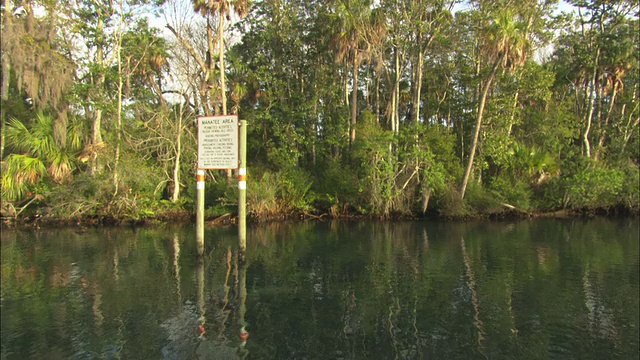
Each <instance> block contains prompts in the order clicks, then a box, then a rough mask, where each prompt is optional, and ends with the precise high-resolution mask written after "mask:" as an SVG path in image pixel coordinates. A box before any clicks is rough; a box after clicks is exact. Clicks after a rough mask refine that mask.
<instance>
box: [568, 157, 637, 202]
mask: <svg viewBox="0 0 640 360" xmlns="http://www.w3.org/2000/svg"><path fill="white" fill-rule="evenodd" d="M625 180H626V179H625V174H624V172H622V171H620V170H618V169H609V168H607V167H604V166H599V165H594V166H591V167H587V168H584V169H582V170H581V171H578V172H577V173H576V174H573V175H572V176H570V177H568V178H566V179H565V181H566V200H565V203H566V205H567V206H570V207H572V208H597V207H608V206H612V205H614V204H616V203H617V201H619V200H620V198H621V195H622V190H623V186H624V182H625Z"/></svg>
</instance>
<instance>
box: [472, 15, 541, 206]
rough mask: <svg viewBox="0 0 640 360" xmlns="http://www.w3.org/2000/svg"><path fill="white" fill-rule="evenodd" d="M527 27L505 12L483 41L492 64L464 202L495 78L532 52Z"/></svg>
mask: <svg viewBox="0 0 640 360" xmlns="http://www.w3.org/2000/svg"><path fill="white" fill-rule="evenodd" d="M527 30H528V29H527V24H526V23H525V22H523V21H520V20H519V19H518V18H516V17H514V16H513V14H512V13H511V11H509V10H508V9H502V10H500V11H499V12H498V14H497V17H496V18H495V19H493V20H492V22H491V24H490V25H489V26H488V27H487V28H486V30H485V31H484V34H483V39H482V48H483V50H484V52H485V54H484V55H485V57H486V61H487V62H488V63H489V73H488V74H487V77H486V78H485V79H484V85H483V87H482V92H481V95H480V99H479V100H478V112H477V115H476V124H475V129H474V132H473V140H472V142H471V150H470V151H469V161H468V163H467V167H466V169H465V172H464V176H463V180H462V185H461V186H460V199H461V200H462V199H464V194H465V191H466V189H467V183H468V182H469V176H470V174H471V170H472V168H473V159H474V157H475V153H476V148H477V146H478V135H479V134H480V127H481V125H482V118H483V116H484V107H485V104H486V102H487V95H488V94H489V90H490V89H491V83H492V82H493V79H494V78H495V75H496V73H497V72H498V69H500V68H503V69H506V70H511V71H513V70H515V69H516V68H518V67H520V66H522V65H523V64H524V63H525V62H526V60H527V58H528V56H529V52H530V47H531V46H530V42H529V40H528V36H527Z"/></svg>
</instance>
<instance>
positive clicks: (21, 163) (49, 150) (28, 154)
mask: <svg viewBox="0 0 640 360" xmlns="http://www.w3.org/2000/svg"><path fill="white" fill-rule="evenodd" d="M55 122H56V121H55V119H54V118H53V117H52V116H50V115H46V114H44V113H43V112H38V113H37V115H36V118H35V119H34V121H33V123H32V124H31V126H29V127H27V126H26V125H25V124H24V123H23V122H21V121H19V120H17V119H15V118H13V119H11V120H10V121H9V123H8V124H7V130H6V141H7V147H8V148H9V149H10V150H11V152H12V153H11V154H10V155H9V156H7V159H6V162H5V164H4V166H3V169H2V170H3V171H2V197H3V198H6V199H8V200H19V199H21V198H23V197H24V196H25V195H26V194H27V193H28V192H29V190H30V189H31V188H32V187H33V186H34V185H36V184H37V183H38V182H40V181H41V180H42V179H45V178H46V177H47V176H48V177H50V178H51V179H52V180H53V181H54V182H55V183H58V184H60V183H64V182H67V181H68V180H70V179H71V175H72V173H73V171H74V170H75V168H76V165H75V163H76V156H77V154H78V153H79V152H80V150H81V149H82V140H81V139H82V131H81V126H82V124H81V123H79V122H70V123H69V124H68V126H67V129H66V134H67V138H66V145H65V146H64V147H62V146H60V145H58V142H57V141H55V135H54V131H55V130H54V128H55Z"/></svg>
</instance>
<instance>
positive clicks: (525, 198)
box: [489, 176, 533, 210]
mask: <svg viewBox="0 0 640 360" xmlns="http://www.w3.org/2000/svg"><path fill="white" fill-rule="evenodd" d="M489 189H490V190H491V191H492V192H493V193H494V194H497V195H498V196H497V198H500V199H501V200H502V201H504V202H505V203H507V204H509V205H512V206H515V207H516V208H518V209H520V210H529V209H531V207H532V199H533V189H532V188H531V183H530V182H529V181H527V180H526V178H525V179H515V180H513V179H509V178H504V177H500V176H497V177H494V178H492V179H491V182H490V184H489Z"/></svg>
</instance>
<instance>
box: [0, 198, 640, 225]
mask: <svg viewBox="0 0 640 360" xmlns="http://www.w3.org/2000/svg"><path fill="white" fill-rule="evenodd" d="M500 205H501V208H494V209H488V210H485V211H484V212H481V213H479V212H476V213H470V212H466V213H459V214H448V215H442V214H437V213H435V212H431V213H427V214H420V215H416V214H392V215H390V216H379V215H365V214H349V213H343V214H340V215H330V213H329V212H327V211H325V212H321V211H294V212H291V213H280V214H273V213H272V214H269V215H267V216H265V215H258V214H255V213H250V214H249V218H248V221H249V222H250V223H254V224H261V223H271V222H279V221H283V222H290V221H293V222H295V221H331V220H337V221H371V220H374V221H420V220H435V221H447V222H448V221H451V222H457V221H505V220H525V219H535V218H558V219H569V218H576V219H579V218H593V217H605V218H617V217H638V216H640V207H638V206H636V207H628V206H625V205H623V204H616V205H612V206H607V207H597V208H588V207H583V208H578V209H568V208H566V209H558V210H550V211H537V210H522V209H518V208H516V207H514V206H512V205H509V204H506V203H502V204H500ZM0 220H1V222H2V227H3V228H4V227H6V228H21V229H25V228H36V229H41V228H59V227H81V228H84V227H102V226H142V227H146V226H157V225H161V224H189V223H195V211H188V210H184V209H175V210H170V211H167V212H164V213H157V214H154V215H152V216H146V217H141V218H121V217H114V216H109V215H103V216H86V217H78V218H55V217H51V216H46V215H42V214H41V213H39V212H38V211H35V212H34V213H32V214H30V215H26V216H22V217H9V216H6V214H2V216H1V217H0ZM236 223H237V213H235V212H227V213H224V214H219V215H216V214H211V213H210V212H209V213H208V216H207V217H206V218H205V227H216V226H228V225H234V224H236Z"/></svg>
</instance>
